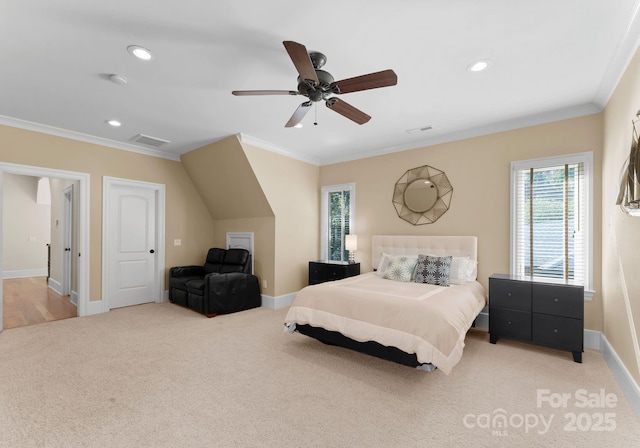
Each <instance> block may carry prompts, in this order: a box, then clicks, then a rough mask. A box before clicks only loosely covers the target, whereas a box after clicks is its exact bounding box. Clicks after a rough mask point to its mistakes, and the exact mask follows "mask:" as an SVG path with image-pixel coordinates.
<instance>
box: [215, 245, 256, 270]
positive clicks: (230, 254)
mask: <svg viewBox="0 0 640 448" xmlns="http://www.w3.org/2000/svg"><path fill="white" fill-rule="evenodd" d="M218 272H220V273H221V274H224V273H229V272H244V273H246V274H251V253H249V251H248V250H246V249H240V248H236V249H227V251H226V253H225V254H224V262H223V264H222V266H221V267H220V271H218Z"/></svg>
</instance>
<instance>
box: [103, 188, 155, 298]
mask: <svg viewBox="0 0 640 448" xmlns="http://www.w3.org/2000/svg"><path fill="white" fill-rule="evenodd" d="M109 206H110V222H109V231H110V235H109V236H108V238H109V241H110V243H109V246H110V247H109V259H110V260H111V261H110V264H111V265H110V266H109V297H108V300H109V308H119V307H123V306H131V305H139V304H141V303H148V302H154V301H155V297H156V292H155V284H156V282H155V272H156V248H155V244H156V195H155V190H154V189H153V188H143V187H131V186H122V185H113V186H112V188H111V191H110V200H109Z"/></svg>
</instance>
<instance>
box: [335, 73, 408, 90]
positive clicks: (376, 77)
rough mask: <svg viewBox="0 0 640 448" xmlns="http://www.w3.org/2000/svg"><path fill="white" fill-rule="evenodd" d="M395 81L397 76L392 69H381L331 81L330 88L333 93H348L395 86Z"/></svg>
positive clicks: (396, 81)
mask: <svg viewBox="0 0 640 448" xmlns="http://www.w3.org/2000/svg"><path fill="white" fill-rule="evenodd" d="M397 83H398V77H397V76H396V73H395V72H394V71H393V70H383V71H381V72H376V73H369V74H368V75H362V76H356V77H355V78H348V79H343V80H341V81H336V82H333V83H331V89H333V91H334V92H335V93H350V92H358V91H360V90H369V89H377V88H380V87H389V86H395V85H396V84H397Z"/></svg>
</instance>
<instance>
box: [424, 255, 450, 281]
mask: <svg viewBox="0 0 640 448" xmlns="http://www.w3.org/2000/svg"><path fill="white" fill-rule="evenodd" d="M449 272H451V257H433V256H431V255H420V256H418V263H417V265H416V277H415V282H416V283H429V284H431V285H440V286H449Z"/></svg>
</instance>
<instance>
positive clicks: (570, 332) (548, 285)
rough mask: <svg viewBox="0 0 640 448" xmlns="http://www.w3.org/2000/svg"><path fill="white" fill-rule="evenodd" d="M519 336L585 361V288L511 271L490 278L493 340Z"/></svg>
mask: <svg viewBox="0 0 640 448" xmlns="http://www.w3.org/2000/svg"><path fill="white" fill-rule="evenodd" d="M501 337H504V338H509V339H519V340H522V341H527V342H531V343H534V344H538V345H544V346H547V347H552V348H557V349H560V350H567V351H570V352H571V353H572V354H573V360H574V361H575V362H582V352H583V350H584V347H583V337H584V287H582V286H576V285H572V284H569V283H567V282H565V281H554V280H553V279H548V281H547V279H537V278H534V279H532V278H531V277H518V276H511V275H507V274H493V275H492V276H490V277H489V341H490V342H491V343H492V344H495V343H496V341H497V340H498V338H501Z"/></svg>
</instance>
